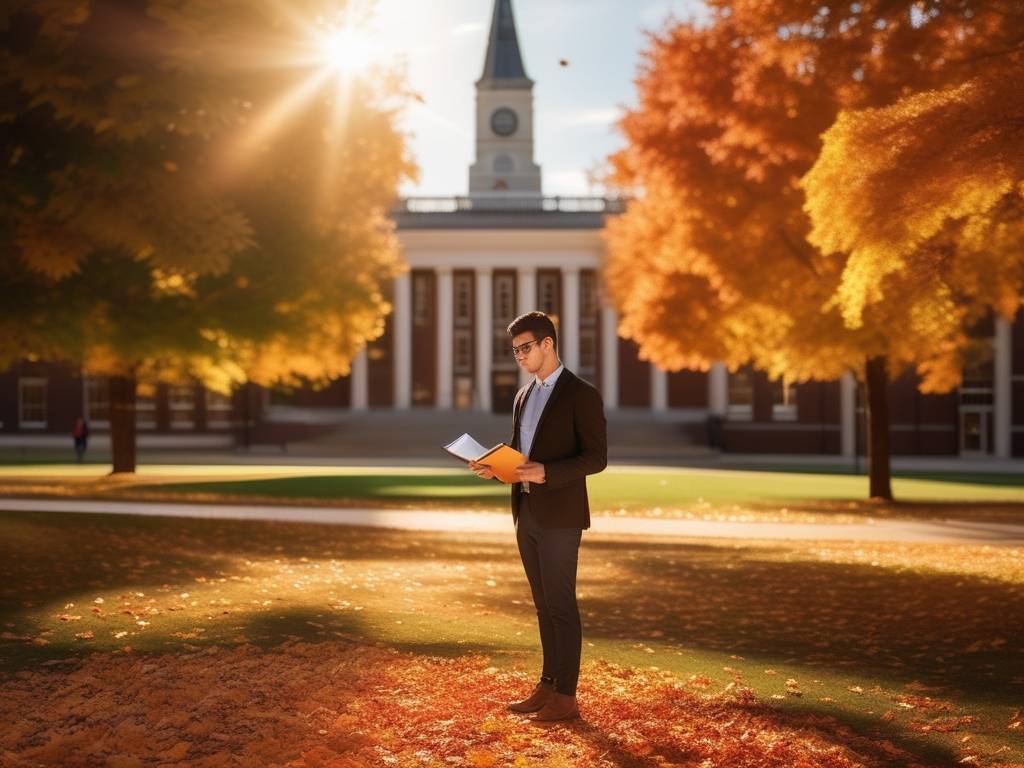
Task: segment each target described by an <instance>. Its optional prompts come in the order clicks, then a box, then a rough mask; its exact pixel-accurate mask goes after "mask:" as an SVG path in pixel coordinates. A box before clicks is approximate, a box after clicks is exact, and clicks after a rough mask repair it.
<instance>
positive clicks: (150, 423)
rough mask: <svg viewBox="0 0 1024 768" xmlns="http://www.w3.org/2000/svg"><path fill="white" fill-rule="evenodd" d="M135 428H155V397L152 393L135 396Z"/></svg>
mask: <svg viewBox="0 0 1024 768" xmlns="http://www.w3.org/2000/svg"><path fill="white" fill-rule="evenodd" d="M135 428H136V429H156V398H154V397H153V396H152V395H139V394H137V395H136V396H135Z"/></svg>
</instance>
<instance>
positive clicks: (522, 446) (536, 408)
mask: <svg viewBox="0 0 1024 768" xmlns="http://www.w3.org/2000/svg"><path fill="white" fill-rule="evenodd" d="M564 368H565V366H563V365H559V366H558V367H557V368H555V370H553V371H552V372H551V375H550V376H548V377H547V378H546V379H545V380H544V381H541V380H540V378H539V377H535V378H534V381H535V382H536V383H535V384H534V387H533V390H532V391H531V392H530V396H529V397H527V398H526V405H524V406H523V413H522V416H521V417H520V419H519V452H520V453H522V454H523V456H525V457H526V458H527V460H529V458H530V449H531V448H533V438H534V436H535V435H536V434H537V423H538V422H539V421H540V415H541V414H542V413H544V406H545V405H547V404H548V399H549V398H550V397H551V393H552V392H553V391H554V389H555V382H556V381H558V377H559V375H561V373H562V370H563V369H564ZM529 488H530V484H529V483H527V482H524V483H523V490H524V491H527V492H529Z"/></svg>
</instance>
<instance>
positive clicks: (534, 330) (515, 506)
mask: <svg viewBox="0 0 1024 768" xmlns="http://www.w3.org/2000/svg"><path fill="white" fill-rule="evenodd" d="M508 335H509V337H511V339H512V354H513V356H514V357H515V359H516V361H517V362H518V363H519V365H520V366H521V367H522V368H524V369H525V370H526V371H528V372H529V373H530V374H532V375H533V377H534V378H533V381H531V382H530V383H529V384H528V385H527V386H525V387H523V388H522V389H521V390H519V392H518V393H517V394H516V398H515V403H514V406H513V409H512V419H513V421H512V447H513V448H515V449H517V450H518V451H519V452H520V453H522V454H523V455H524V456H526V458H527V461H526V463H525V464H522V465H520V466H519V467H518V468H517V470H516V473H517V475H518V477H519V482H517V483H513V485H512V518H513V520H514V522H515V526H516V541H517V542H518V544H519V555H520V557H521V558H522V560H523V568H524V569H525V571H526V578H527V579H528V581H529V582H530V591H531V592H532V593H533V604H534V606H535V607H536V609H537V620H538V623H539V625H540V642H541V648H542V650H543V654H544V666H543V669H542V671H541V677H540V682H538V683H537V685H536V687H535V688H534V690H533V692H532V693H531V694H530V696H528V697H527V698H526V699H524V700H523V701H517V702H515V703H513V704H510V705H509V709H511V710H512V711H513V712H520V713H529V712H536V713H537V715H536V718H535V719H537V720H539V721H543V722H550V721H555V720H571V719H574V718H577V717H579V714H580V713H579V708H578V707H577V704H576V683H577V680H578V679H579V674H580V653H581V650H582V646H583V635H582V627H581V624H580V612H579V608H578V607H577V605H576V563H577V559H578V555H579V547H580V540H581V538H582V535H583V530H584V529H586V528H589V527H590V507H589V504H588V501H587V481H586V476H587V475H592V474H595V473H597V472H600V471H601V470H603V469H604V468H605V466H606V465H607V464H608V437H607V428H606V423H605V417H604V404H603V403H602V402H601V395H600V394H599V393H598V391H597V390H596V389H595V388H594V387H593V386H591V385H590V384H588V383H587V382H585V381H583V380H582V379H580V378H579V377H578V376H576V375H575V374H574V373H572V371H568V370H566V369H565V368H564V367H563V366H562V363H561V361H560V360H559V358H558V339H557V336H556V333H555V326H554V323H552V322H551V318H549V317H548V316H547V315H545V314H544V313H543V312H529V313H527V314H525V315H521V316H520V317H517V318H516V319H515V320H513V321H512V323H511V324H510V325H509V326H508ZM470 467H471V468H472V469H473V471H474V472H476V474H477V475H478V476H479V477H483V478H490V477H493V476H494V475H493V473H492V472H491V470H490V469H488V468H487V467H485V466H484V465H482V464H477V463H475V462H472V463H471V464H470Z"/></svg>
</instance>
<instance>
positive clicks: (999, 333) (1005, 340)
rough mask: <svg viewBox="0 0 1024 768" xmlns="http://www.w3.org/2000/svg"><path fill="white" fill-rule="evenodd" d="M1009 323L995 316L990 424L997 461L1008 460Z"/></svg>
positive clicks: (1011, 416) (1011, 418)
mask: <svg viewBox="0 0 1024 768" xmlns="http://www.w3.org/2000/svg"><path fill="white" fill-rule="evenodd" d="M1012 329H1013V326H1011V325H1010V321H1009V320H1007V319H1005V318H1004V317H1002V316H1000V315H996V337H995V341H994V343H995V361H994V363H995V365H994V368H995V370H994V380H993V382H992V385H993V386H992V399H993V403H994V405H995V408H994V409H993V410H994V412H993V414H992V424H993V425H994V427H995V431H996V433H995V441H994V446H993V447H994V448H995V455H996V458H998V459H1008V458H1010V435H1011V425H1012V424H1013V413H1012V405H1011V402H1012V398H1011V388H1012V386H1013V376H1012V360H1013V348H1012V345H1011V338H1010V337H1011V334H1012V332H1013V330H1012Z"/></svg>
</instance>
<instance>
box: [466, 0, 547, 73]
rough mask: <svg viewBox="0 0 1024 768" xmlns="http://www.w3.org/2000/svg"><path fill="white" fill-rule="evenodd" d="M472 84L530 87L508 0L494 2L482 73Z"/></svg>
mask: <svg viewBox="0 0 1024 768" xmlns="http://www.w3.org/2000/svg"><path fill="white" fill-rule="evenodd" d="M476 85H477V87H478V88H532V87H533V81H532V80H531V79H530V78H528V77H527V76H526V70H525V69H524V68H523V56H522V54H521V53H520V51H519V38H518V37H517V36H516V21H515V18H514V17H513V16H512V0H494V14H493V15H492V16H491V33H490V35H488V37H487V56H486V57H485V59H484V71H483V74H482V75H480V79H479V80H477V82H476Z"/></svg>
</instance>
